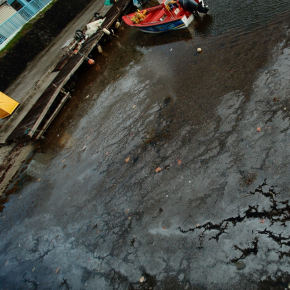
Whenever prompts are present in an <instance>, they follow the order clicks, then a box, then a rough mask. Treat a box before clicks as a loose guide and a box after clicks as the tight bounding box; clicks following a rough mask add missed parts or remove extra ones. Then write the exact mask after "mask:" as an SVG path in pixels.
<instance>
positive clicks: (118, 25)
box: [115, 20, 121, 28]
mask: <svg viewBox="0 0 290 290" xmlns="http://www.w3.org/2000/svg"><path fill="white" fill-rule="evenodd" d="M120 26H121V23H120V22H119V21H118V20H117V21H116V23H115V27H116V28H119V27H120Z"/></svg>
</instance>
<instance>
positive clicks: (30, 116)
mask: <svg viewBox="0 0 290 290" xmlns="http://www.w3.org/2000/svg"><path fill="white" fill-rule="evenodd" d="M131 1H132V0H119V1H118V2H115V3H114V4H113V5H112V7H111V8H110V9H109V10H108V12H107V13H106V14H105V15H104V17H106V19H105V21H104V22H103V24H102V26H101V27H102V28H106V29H108V28H110V27H111V26H112V25H113V24H114V22H115V21H116V20H117V19H118V18H119V16H120V15H121V14H122V12H123V11H124V10H125V9H126V8H127V6H128V5H129V4H130V3H131ZM103 35H104V32H103V31H102V30H101V29H100V30H98V31H97V32H96V33H95V34H93V35H92V36H91V37H90V38H88V39H87V40H86V41H85V42H84V43H83V45H82V47H81V49H80V51H79V54H75V55H73V56H71V57H69V59H68V60H63V62H62V63H60V64H59V65H58V67H59V72H58V73H57V75H56V76H55V78H54V79H53V80H52V82H51V83H50V84H49V85H48V87H47V88H46V90H45V91H44V92H43V93H42V94H41V96H40V97H39V98H38V100H37V101H36V102H35V104H34V105H33V106H32V108H31V109H30V110H29V111H28V113H27V114H26V115H25V117H24V118H23V119H22V120H21V121H20V123H19V124H18V125H17V126H16V127H15V129H14V130H13V131H12V133H11V134H10V135H9V136H8V138H7V139H6V141H12V140H18V139H33V138H35V139H38V138H40V137H41V136H42V134H43V133H44V132H45V130H46V129H47V128H48V126H49V125H50V123H51V122H52V121H53V119H54V117H55V116H56V115H57V113H58V112H59V111H60V109H61V107H62V106H63V104H64V102H65V101H66V100H67V98H68V97H69V94H68V93H67V92H64V91H63V87H64V85H65V84H66V83H67V82H68V80H69V79H70V78H71V76H72V75H73V73H74V72H75V71H76V70H77V69H78V68H79V67H80V65H81V64H82V63H83V61H85V58H84V57H83V56H82V55H84V56H88V54H89V53H90V52H91V51H92V50H93V48H94V47H95V46H96V45H97V44H98V42H99V41H100V39H101V38H102V37H103Z"/></svg>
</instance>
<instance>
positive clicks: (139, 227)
mask: <svg viewBox="0 0 290 290" xmlns="http://www.w3.org/2000/svg"><path fill="white" fill-rule="evenodd" d="M286 2H288V1H282V2H281V1H280V2H278V1H272V2H271V1H268V2H262V1H255V2H254V1H244V2H241V1H236V2H235V3H234V2H229V1H228V2H226V3H222V2H221V1H215V2H214V1H212V2H208V4H209V6H210V8H211V12H210V15H208V16H206V17H204V18H201V19H199V20H198V21H197V23H195V24H193V25H191V27H190V28H189V29H188V30H182V31H177V32H173V33H167V34H162V35H149V34H143V33H141V32H138V31H135V30H134V29H131V28H128V27H123V28H122V29H120V30H119V31H118V32H117V35H118V38H117V37H111V39H108V41H107V42H106V43H103V44H102V46H103V50H104V52H103V53H102V54H99V53H98V52H97V51H94V52H93V53H92V57H93V58H94V59H95V60H96V64H95V65H94V66H92V67H89V66H88V65H86V64H85V65H84V66H83V67H82V68H81V70H80V71H79V72H78V73H77V74H76V75H75V76H74V79H72V81H73V82H74V83H75V88H74V91H73V97H72V99H71V100H69V101H68V102H67V103H66V105H65V107H64V108H63V110H62V111H61V112H60V114H59V115H58V117H57V119H56V120H55V121H54V123H53V124H52V125H51V127H50V129H49V132H47V133H46V134H45V139H44V140H43V141H42V142H40V143H38V144H37V146H36V149H35V152H34V156H33V158H32V160H31V161H30V163H29V164H27V166H28V167H27V168H25V171H21V174H20V175H19V177H18V181H19V180H21V182H18V184H19V185H20V186H19V188H18V189H17V191H16V193H15V194H13V195H10V200H9V202H8V203H6V204H5V208H4V210H3V212H2V214H1V219H0V229H1V230H0V265H1V267H2V269H1V272H0V289H146V290H147V289H164V290H165V289H166V290H167V289H285V288H287V287H288V285H289V284H288V283H290V276H289V256H290V255H289V251H290V236H289V223H290V205H289V196H290V195H289V194H290V182H289V181H290V180H289V173H290V172H289V163H290V152H288V151H289V149H288V148H289V146H288V143H289V140H290V138H289V137H290V129H289V125H290V121H289V116H290V113H289V112H290V97H289V96H290V85H289V79H290V49H289V48H288V47H289V43H290V39H289V10H290V4H289V3H286ZM278 5H279V6H278ZM287 5H288V7H287ZM287 9H288V10H287ZM197 47H201V48H202V49H203V52H202V53H201V54H198V53H197V51H196V48H197ZM258 127H259V128H261V130H259V131H257V128H258ZM25 166H26V164H25ZM158 168H159V169H158ZM157 169H158V170H157ZM156 170H157V172H156ZM15 181H16V183H17V177H16V180H15ZM22 181H24V182H22ZM13 185H14V184H11V187H12V188H13ZM140 281H141V282H140Z"/></svg>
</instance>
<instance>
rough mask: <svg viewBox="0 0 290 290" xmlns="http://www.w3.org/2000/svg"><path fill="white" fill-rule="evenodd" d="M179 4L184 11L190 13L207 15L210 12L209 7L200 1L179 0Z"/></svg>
mask: <svg viewBox="0 0 290 290" xmlns="http://www.w3.org/2000/svg"><path fill="white" fill-rule="evenodd" d="M179 3H180V5H181V7H182V8H183V9H185V10H186V11H188V12H191V13H193V12H200V13H204V14H206V13H207V12H208V10H209V9H208V6H207V5H204V4H203V1H200V2H199V1H198V0H179Z"/></svg>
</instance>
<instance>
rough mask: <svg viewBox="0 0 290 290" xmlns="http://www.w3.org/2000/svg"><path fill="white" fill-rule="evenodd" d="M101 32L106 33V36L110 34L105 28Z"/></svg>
mask: <svg viewBox="0 0 290 290" xmlns="http://www.w3.org/2000/svg"><path fill="white" fill-rule="evenodd" d="M103 32H104V33H106V34H108V35H110V34H111V32H110V31H109V30H108V29H107V28H103Z"/></svg>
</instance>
